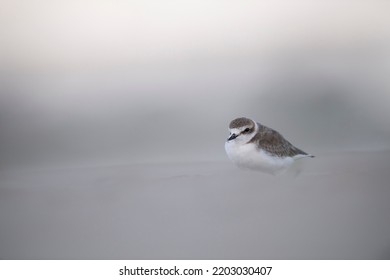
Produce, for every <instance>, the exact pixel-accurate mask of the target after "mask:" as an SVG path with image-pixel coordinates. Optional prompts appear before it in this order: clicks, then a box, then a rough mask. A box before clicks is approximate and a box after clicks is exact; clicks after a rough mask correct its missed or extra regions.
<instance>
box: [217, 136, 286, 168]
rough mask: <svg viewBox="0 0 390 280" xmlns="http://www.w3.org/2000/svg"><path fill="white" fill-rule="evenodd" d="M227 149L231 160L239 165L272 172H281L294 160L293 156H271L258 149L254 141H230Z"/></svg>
mask: <svg viewBox="0 0 390 280" xmlns="http://www.w3.org/2000/svg"><path fill="white" fill-rule="evenodd" d="M225 150H226V153H227V155H228V157H229V158H230V160H232V161H233V162H234V163H235V164H236V165H238V166H239V167H242V168H248V169H254V170H260V171H263V172H267V173H271V174H278V173H281V172H282V171H284V170H286V169H287V168H288V167H290V165H291V164H292V163H293V162H294V159H293V158H291V157H284V158H282V157H277V156H275V157H274V156H271V155H269V154H268V153H266V152H265V151H263V150H261V149H257V148H256V145H255V144H253V143H249V144H240V143H236V142H235V141H228V142H226V143H225Z"/></svg>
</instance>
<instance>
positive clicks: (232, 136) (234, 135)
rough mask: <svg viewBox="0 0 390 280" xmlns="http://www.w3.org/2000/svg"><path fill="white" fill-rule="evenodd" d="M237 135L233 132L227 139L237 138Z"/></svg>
mask: <svg viewBox="0 0 390 280" xmlns="http://www.w3.org/2000/svg"><path fill="white" fill-rule="evenodd" d="M237 136H238V135H236V134H234V133H233V134H232V135H230V136H229V138H228V139H227V140H228V141H230V140H233V139H236V138H237Z"/></svg>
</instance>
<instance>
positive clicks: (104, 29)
mask: <svg viewBox="0 0 390 280" xmlns="http://www.w3.org/2000/svg"><path fill="white" fill-rule="evenodd" d="M0 7H1V8H0V259H139V258H141V259H390V216H389V213H390V204H389V197H390V188H389V181H390V177H389V176H390V174H389V167H390V125H389V120H390V79H389V74H390V17H389V11H390V2H389V1H382V0H337V1H336V0H327V1H325V0H324V1H314V0H310V1H300V0H295V1H281V0H272V1H271V0H270V1H266V0H256V1H252V0H241V1H230V0H213V1H199V0H197V1H195V0H193V1H191V0H190V1H185V0H180V1H173V0H164V1H162V0H133V1H131V0H129V1H125V0H93V1H92V0H77V1H76V0H68V1H58V0H34V1H31V0H26V1H23V0H0ZM240 116H246V117H250V118H253V119H255V120H257V121H259V122H261V123H262V124H264V125H267V126H270V127H272V128H274V129H276V130H278V131H280V132H281V133H282V134H283V135H284V136H285V137H286V138H287V139H288V140H289V141H291V142H292V143H293V144H294V145H296V146H297V147H299V148H301V149H302V150H304V151H306V152H308V153H311V154H314V155H316V158H314V159H308V160H307V161H305V162H306V163H307V166H306V169H304V172H303V173H302V174H301V175H300V176H298V177H296V178H290V177H272V176H270V175H267V174H262V173H260V172H245V171H242V170H240V169H238V168H236V167H235V166H234V165H233V164H232V163H231V162H229V160H228V159H227V157H226V155H225V151H224V142H225V140H226V138H227V137H228V124H229V122H230V121H231V120H232V119H234V118H236V117H240Z"/></svg>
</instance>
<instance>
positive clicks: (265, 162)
mask: <svg viewBox="0 0 390 280" xmlns="http://www.w3.org/2000/svg"><path fill="white" fill-rule="evenodd" d="M229 132H230V135H229V137H228V138H227V140H226V142H225V151H226V154H227V156H228V157H229V159H230V160H231V161H232V162H233V163H234V164H236V165H237V166H238V167H240V168H243V169H250V170H256V171H261V172H265V173H269V174H272V175H279V174H282V173H284V172H285V171H287V170H288V169H290V168H291V167H292V166H293V164H294V163H295V162H296V161H297V160H300V159H302V158H313V157H314V156H313V155H311V154H308V153H306V152H304V151H302V150H301V149H298V148H297V147H295V146H294V145H292V144H291V143H290V142H289V141H287V140H286V139H285V138H284V137H283V136H282V135H281V134H280V133H279V132H278V131H276V130H274V129H272V128H269V127H267V126H265V125H262V124H260V123H258V122H256V121H254V120H252V119H249V118H246V117H240V118H236V119H234V120H232V121H231V122H230V124H229Z"/></svg>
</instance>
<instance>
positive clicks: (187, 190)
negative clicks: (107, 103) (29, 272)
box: [0, 151, 390, 259]
mask: <svg viewBox="0 0 390 280" xmlns="http://www.w3.org/2000/svg"><path fill="white" fill-rule="evenodd" d="M389 167H390V152H389V151H386V152H355V153H352V152H350V153H343V154H333V155H319V156H317V157H316V158H315V159H313V160H309V161H308V164H307V165H306V168H305V171H304V172H303V173H301V174H300V175H299V176H298V177H291V176H282V177H274V176H271V175H267V174H262V173H257V172H251V171H243V170H240V169H237V168H236V167H235V166H233V165H232V164H231V163H230V162H229V161H227V160H226V161H221V162H192V163H190V162H186V163H158V164H157V163H156V164H123V165H112V166H93V165H92V166H87V167H85V166H84V167H67V168H42V169H23V170H22V169H20V170H18V169H13V170H7V171H5V170H3V171H2V173H1V177H0V225H1V228H0V258H1V259H390V203H389V201H390V168H389Z"/></svg>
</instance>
